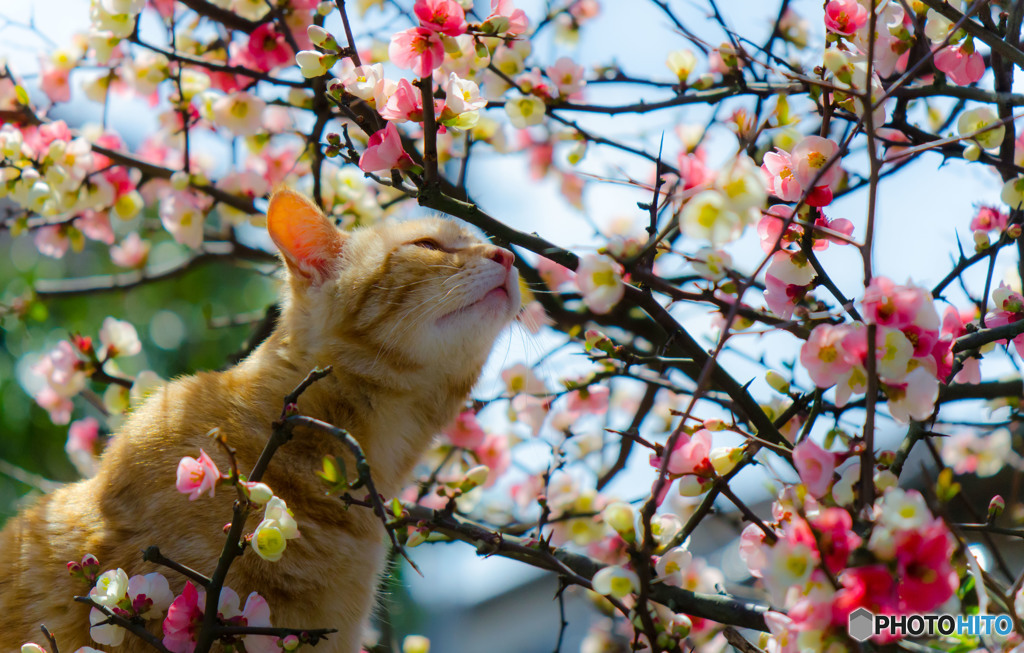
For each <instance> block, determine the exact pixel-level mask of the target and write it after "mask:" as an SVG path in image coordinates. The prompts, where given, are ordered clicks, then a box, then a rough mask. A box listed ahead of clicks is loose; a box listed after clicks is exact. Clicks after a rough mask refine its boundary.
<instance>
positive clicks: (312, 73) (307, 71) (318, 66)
mask: <svg viewBox="0 0 1024 653" xmlns="http://www.w3.org/2000/svg"><path fill="white" fill-rule="evenodd" d="M328 59H329V57H326V56H324V55H322V54H320V53H319V52H317V51H315V50H302V51H301V52H299V53H298V54H297V55H295V63H297V64H298V65H299V70H300V71H301V72H302V76H303V77H305V78H306V79H311V78H313V77H320V76H321V75H326V74H327V69H328V68H329V66H327V60H328Z"/></svg>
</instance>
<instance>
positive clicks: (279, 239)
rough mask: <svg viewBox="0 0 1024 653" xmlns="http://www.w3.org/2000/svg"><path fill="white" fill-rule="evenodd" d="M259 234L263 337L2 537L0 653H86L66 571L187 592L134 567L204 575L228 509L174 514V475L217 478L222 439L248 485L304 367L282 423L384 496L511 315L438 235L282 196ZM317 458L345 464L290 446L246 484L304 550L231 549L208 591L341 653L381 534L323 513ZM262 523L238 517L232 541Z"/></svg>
mask: <svg viewBox="0 0 1024 653" xmlns="http://www.w3.org/2000/svg"><path fill="white" fill-rule="evenodd" d="M267 228H268V230H269V232H270V235H271V237H272V239H273V241H274V242H275V244H276V245H277V246H278V248H279V249H280V251H281V254H282V257H283V259H284V261H285V263H286V264H287V280H288V283H287V290H286V291H285V292H284V297H283V309H282V315H281V318H280V320H279V322H278V324H277V327H276V329H275V331H274V332H273V334H272V335H271V336H270V337H269V338H268V339H267V340H266V341H265V342H264V343H263V344H262V345H260V346H259V348H258V349H256V350H255V351H254V352H253V353H252V354H251V355H250V356H249V357H248V358H246V359H245V360H244V361H242V362H241V363H240V364H239V365H237V366H236V367H234V368H231V369H229V370H227V371H224V372H202V373H198V374H196V375H194V376H188V377H184V378H181V379H178V380H176V381H174V382H172V383H170V384H168V385H167V386H165V387H164V388H162V389H161V390H158V391H156V392H155V393H154V394H153V395H152V396H150V397H149V398H148V399H147V400H146V401H145V403H144V404H143V405H142V406H140V407H139V408H138V409H136V410H135V411H134V413H133V414H132V415H131V416H130V418H129V419H128V420H127V421H126V423H125V424H124V426H123V427H122V428H121V429H120V431H119V432H118V433H117V434H116V436H115V437H114V438H113V440H112V441H111V443H110V445H109V447H108V449H107V451H106V453H105V454H104V455H103V458H102V460H101V464H100V468H99V471H98V473H97V474H96V476H95V477H93V478H91V479H87V480H84V481H81V482H78V483H75V484H72V485H68V486H65V487H63V488H61V489H59V490H57V491H55V492H53V493H51V494H49V495H47V496H44V497H42V498H41V499H39V500H38V501H37V502H36V503H35V504H34V505H32V506H31V507H29V508H28V509H26V510H25V511H23V512H22V513H21V514H20V515H19V516H17V517H16V518H13V519H12V520H11V521H10V522H9V523H8V524H7V525H6V526H5V528H4V529H3V531H2V532H0V651H5V652H6V651H11V650H17V649H18V647H19V646H20V645H21V644H22V643H23V642H26V641H41V640H42V637H41V635H40V631H39V625H40V624H45V625H46V626H47V628H49V629H50V631H51V632H53V633H54V635H55V636H56V641H57V644H58V646H59V647H60V649H61V651H64V652H65V653H71V652H72V651H74V650H75V649H77V648H78V647H81V646H86V645H94V646H95V644H94V643H92V642H91V640H90V638H89V618H88V614H89V608H88V606H85V605H82V604H78V603H74V602H73V601H72V597H73V596H75V595H84V594H87V593H88V591H89V588H88V587H86V586H85V585H84V583H82V582H81V581H77V580H74V579H72V578H71V577H70V576H69V574H68V572H67V569H66V567H65V565H66V563H67V562H68V561H71V560H79V559H81V557H82V556H83V554H86V553H92V554H93V555H95V556H96V557H97V558H98V559H99V561H100V565H101V569H114V568H118V567H120V568H122V569H124V570H125V571H126V572H127V573H128V575H129V576H131V575H133V574H145V573H150V572H153V571H160V572H161V573H163V574H164V575H165V576H166V577H167V578H168V580H170V581H171V589H172V590H173V591H174V592H175V594H178V593H179V592H180V591H181V589H182V586H183V585H184V578H183V577H181V576H180V575H178V574H176V573H174V572H171V571H169V570H167V569H164V568H160V567H157V566H156V565H153V564H150V563H144V562H142V558H141V554H140V551H141V550H142V549H145V548H146V547H148V546H150V545H154V544H155V545H158V546H159V547H160V548H161V551H162V552H163V553H164V555H166V556H167V557H169V558H171V559H173V560H176V561H178V562H180V563H182V564H185V565H188V566H190V567H192V568H194V569H197V570H199V571H201V572H203V573H206V574H209V573H212V571H213V568H214V566H215V565H216V561H217V558H218V556H219V555H220V552H221V549H222V547H223V545H224V531H223V526H224V524H225V523H226V522H227V521H228V520H230V518H231V505H232V502H233V501H234V499H235V492H234V490H233V488H231V487H229V486H225V487H222V488H221V490H222V491H221V492H218V493H217V494H216V497H215V498H212V499H211V498H209V497H202V498H200V499H199V500H197V501H189V500H188V499H187V498H186V497H185V496H184V495H182V494H180V493H179V492H177V491H176V489H175V470H176V467H177V464H178V461H179V460H180V459H181V458H182V457H183V456H197V455H198V452H199V448H200V447H203V448H205V449H206V450H207V452H208V453H209V454H210V455H211V456H212V457H213V458H214V460H215V461H216V462H217V464H218V466H219V467H220V468H221V469H222V470H225V469H228V467H229V466H228V461H227V456H226V455H225V454H224V452H223V451H221V450H220V449H219V448H218V447H216V446H214V445H213V443H212V442H211V441H210V440H209V438H207V437H206V433H207V432H208V431H209V430H210V429H211V428H213V427H219V428H220V429H221V432H222V433H223V434H224V435H225V436H226V439H227V442H228V444H229V445H231V446H233V447H234V448H235V449H236V450H237V456H238V462H239V469H240V470H242V471H243V473H245V472H248V470H250V469H251V468H252V466H253V464H254V463H255V461H256V459H257V458H258V456H259V454H260V452H261V451H262V449H263V447H264V444H265V443H266V441H267V439H268V437H269V435H270V432H271V423H272V422H273V421H274V420H275V419H277V418H278V417H279V415H280V412H281V405H282V401H283V398H284V397H285V395H287V394H288V393H289V392H290V391H291V390H293V389H294V388H295V387H296V385H298V383H299V382H300V381H301V380H302V379H303V378H304V377H305V376H306V374H307V373H308V372H309V371H310V370H311V369H312V368H314V367H316V366H325V365H331V366H333V368H334V371H333V373H332V374H331V375H329V376H328V377H326V378H324V379H322V380H320V381H319V382H317V383H315V384H313V385H312V386H311V387H310V388H309V389H308V390H306V391H305V393H304V394H303V395H302V396H301V398H300V399H299V402H298V408H299V411H300V412H301V413H302V414H305V415H310V416H312V417H316V418H318V419H321V420H324V421H327V422H330V423H332V424H335V425H337V426H339V427H342V428H345V429H347V430H348V431H349V432H350V433H351V434H352V435H353V436H354V437H355V438H356V439H357V440H359V442H360V443H361V445H362V447H363V449H364V451H365V453H366V456H367V459H368V460H369V463H370V465H371V468H372V473H373V477H374V480H375V482H376V484H377V489H378V490H379V491H380V493H382V494H383V495H384V497H385V498H389V497H392V496H395V495H396V494H397V493H398V492H399V490H400V489H401V488H402V487H403V485H404V484H405V483H407V482H408V481H409V479H410V476H411V473H412V469H413V466H414V465H415V463H416V462H417V459H418V458H419V457H420V455H421V454H422V453H423V452H424V451H425V449H426V448H427V447H428V446H429V444H430V442H431V440H432V438H433V437H434V435H435V434H436V433H438V432H439V431H440V430H441V429H442V428H443V427H444V426H445V425H446V424H448V423H449V422H450V421H451V420H452V419H453V418H454V417H455V415H456V414H457V412H458V410H459V408H460V406H461V405H462V402H463V401H464V400H465V398H466V396H467V394H468V393H469V391H470V389H471V387H472V386H473V384H474V383H475V382H476V380H477V377H478V375H479V373H480V370H481V367H482V365H483V363H484V361H485V360H486V358H487V356H488V353H489V351H490V349H491V346H492V345H493V343H494V340H495V338H496V337H497V335H498V333H499V332H500V331H501V330H502V329H503V328H504V327H505V325H506V324H507V323H508V322H509V321H510V320H511V319H512V318H513V316H514V315H515V313H516V312H517V310H518V308H519V287H518V276H517V273H516V270H515V268H514V267H512V262H513V260H514V256H513V255H512V253H511V252H509V251H508V250H505V249H502V248H499V247H495V246H493V245H490V244H486V243H483V242H481V241H480V240H479V239H478V238H477V237H476V236H474V235H473V234H472V233H471V232H470V231H468V230H467V229H466V228H464V227H463V226H461V225H459V224H458V223H456V222H454V221H450V220H445V219H439V218H429V219H424V220H417V221H410V222H404V223H385V224H381V225H377V226H373V227H369V228H363V229H359V230H356V231H354V232H352V233H344V232H341V231H339V230H337V229H336V228H335V227H334V225H333V224H332V223H331V222H330V221H329V220H328V219H327V218H326V217H324V216H323V214H322V213H321V212H320V211H319V210H318V209H317V208H316V206H315V205H313V204H312V203H311V202H309V201H308V200H307V199H306V198H304V197H302V196H301V195H298V194H296V193H293V192H291V191H281V192H278V193H277V194H275V195H274V196H273V198H272V199H271V201H270V207H269V210H268V215H267ZM325 454H334V455H342V454H343V448H342V447H341V446H340V445H339V444H338V443H337V442H335V441H334V440H333V439H331V438H330V437H329V436H327V435H324V434H320V433H317V432H313V431H310V430H305V429H302V428H299V429H296V431H295V435H294V438H293V439H292V440H291V441H290V442H289V443H287V444H286V445H284V446H283V447H282V448H281V449H280V450H278V452H277V454H276V456H275V457H274V458H273V460H272V461H271V463H270V466H269V468H268V470H267V472H266V474H265V476H264V478H263V481H264V482H265V483H267V484H268V485H269V486H270V487H271V488H272V489H273V490H274V493H275V494H276V495H278V496H280V497H281V498H282V499H284V500H285V501H286V502H287V504H288V507H289V508H290V509H291V511H292V512H293V513H294V515H295V519H296V520H297V522H298V526H299V530H300V532H301V537H300V538H299V539H296V540H292V541H291V542H289V544H288V547H287V550H286V551H285V554H284V557H283V558H282V559H281V560H279V561H277V562H267V561H265V560H263V559H262V558H260V557H258V556H257V555H255V554H254V553H253V552H251V551H246V553H245V554H244V555H243V556H242V557H240V558H239V559H237V560H236V561H235V563H234V565H233V566H232V567H231V571H230V573H229V574H228V577H227V581H226V583H225V584H226V586H227V587H230V588H232V589H234V590H235V591H237V592H238V594H239V595H240V596H241V597H242V598H243V600H244V598H245V597H246V596H247V595H248V593H249V592H252V591H257V592H259V593H260V594H261V595H262V596H263V597H264V598H266V600H267V601H268V603H269V605H270V610H271V620H272V623H273V624H274V625H275V626H285V627H294V628H324V627H330V628H337V629H338V632H337V633H335V634H333V635H330V636H329V637H328V638H327V640H326V642H322V643H320V644H319V645H318V646H316V647H315V648H314V649H311V650H315V651H317V652H318V653H356V652H357V651H359V647H360V639H361V635H362V631H363V628H364V627H365V625H366V622H367V619H368V615H369V613H370V609H371V605H372V602H373V592H374V587H375V585H376V581H377V575H378V573H379V571H380V569H381V564H382V560H383V554H384V550H385V546H384V542H385V534H384V531H383V527H382V526H381V524H380V522H379V521H377V520H376V518H375V517H374V516H373V515H372V513H371V511H370V510H368V509H363V508H358V507H354V508H352V509H350V510H349V511H347V512H346V511H345V510H344V509H343V507H342V503H341V502H340V501H339V500H338V499H337V498H332V497H329V496H326V495H325V493H324V486H323V484H322V482H321V481H320V480H319V479H318V478H317V477H316V476H315V475H314V471H315V470H318V469H319V468H320V466H321V461H322V458H323V456H324V455H325ZM344 455H345V456H347V455H348V454H347V452H345V453H344ZM349 460H351V459H349ZM349 469H353V467H352V466H351V465H349ZM260 515H261V511H260V510H254V511H253V512H252V514H251V515H250V518H249V522H250V523H247V525H246V532H252V530H253V529H254V528H255V526H256V525H257V524H258V523H259V521H260V519H261V517H260ZM152 623H155V624H156V623H159V622H152ZM101 648H103V649H104V650H110V651H144V650H151V649H148V648H147V647H146V645H145V644H143V643H142V642H141V640H139V639H138V638H136V637H135V636H133V635H131V634H127V636H126V637H125V639H124V643H123V644H122V645H121V646H119V647H115V648H111V647H106V646H104V647H101ZM215 649H216V646H215Z"/></svg>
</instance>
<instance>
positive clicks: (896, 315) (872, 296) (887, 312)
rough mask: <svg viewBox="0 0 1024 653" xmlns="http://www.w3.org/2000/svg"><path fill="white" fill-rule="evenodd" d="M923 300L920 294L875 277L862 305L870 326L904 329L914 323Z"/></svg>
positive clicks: (866, 291)
mask: <svg viewBox="0 0 1024 653" xmlns="http://www.w3.org/2000/svg"><path fill="white" fill-rule="evenodd" d="M922 300H923V297H922V296H921V295H920V294H919V293H914V292H908V289H907V288H906V287H905V286H897V285H896V284H894V283H893V282H892V281H891V280H890V279H888V278H886V277H875V278H874V279H872V280H871V283H870V285H868V288H867V290H865V291H864V299H863V300H862V301H861V304H862V305H863V307H864V313H865V315H864V319H865V320H866V321H867V322H868V323H869V324H872V323H873V324H878V325H880V326H889V327H893V328H896V329H902V328H903V327H906V326H909V325H910V324H912V323H913V321H914V316H915V315H916V314H917V311H918V308H919V307H920V304H921V302H922Z"/></svg>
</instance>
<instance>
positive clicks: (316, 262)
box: [267, 190, 345, 286]
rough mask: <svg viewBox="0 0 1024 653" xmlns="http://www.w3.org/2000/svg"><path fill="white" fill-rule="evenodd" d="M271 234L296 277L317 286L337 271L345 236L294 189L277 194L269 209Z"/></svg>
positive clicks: (268, 228) (314, 205)
mask: <svg viewBox="0 0 1024 653" xmlns="http://www.w3.org/2000/svg"><path fill="white" fill-rule="evenodd" d="M267 231H269V232H270V238H271V239H272V240H273V241H274V244H275V245H277V248H278V249H279V250H281V254H282V255H283V256H284V260H285V262H286V263H288V268H289V270H291V272H292V275H293V276H294V275H296V274H297V275H300V276H301V277H302V278H304V279H306V280H308V281H309V283H311V284H312V285H314V286H315V285H319V284H321V283H323V282H324V281H325V280H326V279H327V278H328V277H330V276H331V275H332V274H333V273H334V271H335V270H336V269H337V266H338V257H339V256H341V250H342V247H343V246H344V244H345V236H344V234H342V233H341V232H340V231H338V229H337V228H336V227H335V226H334V224H333V223H332V222H331V221H330V220H329V219H328V218H327V217H326V216H325V215H324V214H323V212H322V211H320V209H319V208H318V207H317V206H316V204H313V202H311V201H310V200H309V199H307V198H306V197H305V196H303V195H301V194H299V193H296V192H295V191H291V190H279V191H277V192H276V193H274V194H273V196H271V198H270V207H269V208H268V209H267Z"/></svg>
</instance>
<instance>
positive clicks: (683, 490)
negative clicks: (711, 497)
mask: <svg viewBox="0 0 1024 653" xmlns="http://www.w3.org/2000/svg"><path fill="white" fill-rule="evenodd" d="M709 489H711V481H710V480H709V479H705V478H701V477H699V476H694V475H692V474H691V475H689V476H684V477H682V478H681V479H679V495H680V496H684V497H699V496H700V495H702V494H704V493H705V492H707V491H708V490H709Z"/></svg>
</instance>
